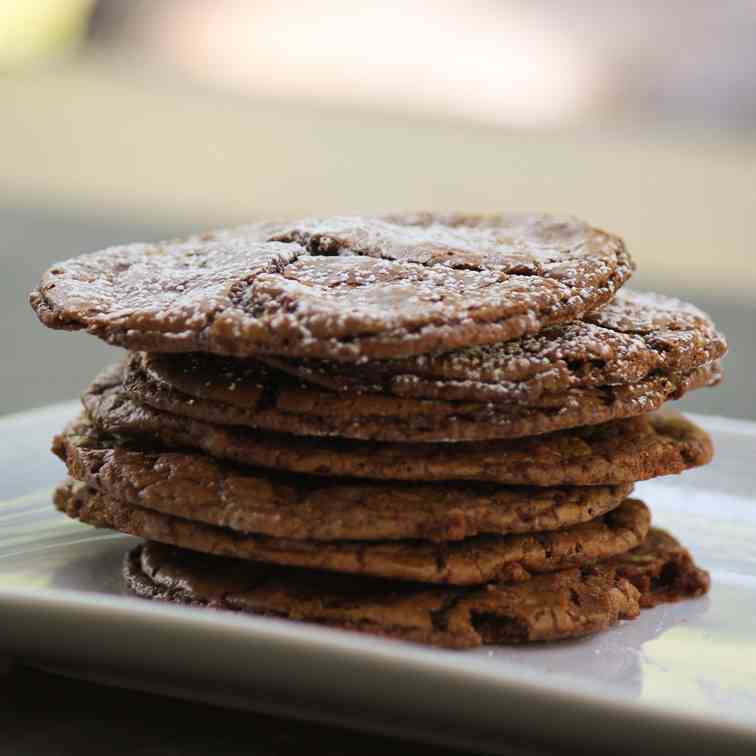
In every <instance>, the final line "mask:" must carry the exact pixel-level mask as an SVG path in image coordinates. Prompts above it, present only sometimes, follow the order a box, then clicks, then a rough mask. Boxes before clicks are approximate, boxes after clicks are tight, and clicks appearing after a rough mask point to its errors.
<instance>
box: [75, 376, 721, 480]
mask: <svg viewBox="0 0 756 756" xmlns="http://www.w3.org/2000/svg"><path fill="white" fill-rule="evenodd" d="M83 402H84V406H85V408H86V411H87V414H88V416H89V418H90V420H91V421H92V423H93V424H94V425H95V426H96V427H97V428H98V429H99V430H100V431H102V432H104V433H107V434H110V435H116V436H125V437H130V438H134V439H137V440H142V442H145V443H160V444H161V445H163V446H164V447H169V448H170V447H173V448H175V447H179V448H180V447H184V448H186V447H189V448H195V449H201V450H203V451H205V452H207V453H208V454H210V455H211V456H214V457H218V458H221V459H229V460H232V461H235V462H239V463H241V464H250V465H256V466H260V467H269V468H274V469H279V470H288V471H290V472H298V473H308V474H311V475H327V476H339V477H358V478H374V479H379V480H426V481H433V480H478V481H491V482H497V483H506V484H508V485H534V486H562V485H575V486H593V485H617V484H621V483H631V482H634V481H637V480H646V479H648V478H654V477H656V476H658V475H670V474H673V473H679V472H682V471H683V470H687V469H689V468H691V467H697V466H699V465H703V464H706V463H707V462H709V461H710V460H711V457H712V453H713V450H712V445H711V439H710V438H709V437H708V435H707V434H706V433H705V432H704V431H703V430H701V429H700V428H698V427H697V426H696V425H694V424H693V423H691V422H690V421H689V420H686V419H685V418H683V417H681V416H679V415H676V414H673V413H663V414H652V415H642V416H639V417H633V418H628V419H626V420H620V421H616V422H614V423H606V424H604V425H599V426H584V427H582V428H576V429H572V430H568V431H558V432H556V433H550V434H547V435H544V436H533V437H530V438H524V439H512V440H506V439H505V440H500V441H491V442H485V443H460V444H422V443H417V444H400V443H395V444H391V443H374V442H369V441H349V440H344V439H313V438H306V437H302V436H285V435H281V434H274V433H266V432H263V431H255V430H252V429H248V428H236V427H230V426H220V425H213V424H211V423H206V422H201V421H199V420H193V419H190V418H185V417H179V416H177V415H173V414H169V413H167V412H161V411H159V410H155V409H153V408H151V407H148V406H146V405H141V404H137V403H136V402H134V401H133V400H131V399H130V398H129V397H128V396H127V395H126V393H125V392H124V391H123V388H122V386H121V375H120V369H115V370H112V369H111V370H109V371H105V372H104V373H103V374H102V375H101V376H100V377H99V378H98V379H97V380H96V381H95V383H94V384H92V386H90V388H89V389H88V390H87V392H86V393H85V394H84V397H83Z"/></svg>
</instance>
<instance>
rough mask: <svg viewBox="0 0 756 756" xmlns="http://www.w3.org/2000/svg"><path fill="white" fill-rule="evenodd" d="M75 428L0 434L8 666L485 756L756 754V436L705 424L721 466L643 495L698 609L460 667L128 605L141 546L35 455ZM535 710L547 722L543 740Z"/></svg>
mask: <svg viewBox="0 0 756 756" xmlns="http://www.w3.org/2000/svg"><path fill="white" fill-rule="evenodd" d="M73 411H74V410H73V407H72V406H71V405H64V406H59V407H56V408H50V409H48V410H45V411H41V412H37V413H30V414H29V415H26V416H15V417H12V418H10V419H8V420H5V421H0V439H3V441H0V460H2V464H4V466H5V467H6V468H7V470H8V475H7V476H6V475H2V476H0V493H5V490H7V491H8V493H9V496H4V497H3V498H4V499H5V500H4V501H2V502H1V503H0V611H3V617H4V620H3V627H2V630H0V644H4V645H5V646H7V647H8V648H10V649H12V650H14V651H16V652H17V653H24V654H25V655H27V656H32V657H33V658H37V659H39V660H40V661H43V662H47V663H54V664H57V665H59V666H60V665H63V666H65V667H67V668H68V670H69V672H70V671H71V670H72V669H73V670H74V672H75V670H77V669H78V670H79V673H82V674H86V672H85V671H84V669H83V668H82V666H81V662H82V661H86V663H87V669H88V670H89V675H90V676H95V677H99V678H101V679H107V680H109V681H111V682H112V681H113V680H117V681H120V682H121V683H123V684H129V685H137V686H140V687H146V688H152V689H157V690H168V691H170V692H171V693H173V694H177V695H183V696H188V697H194V698H200V699H203V700H214V701H219V702H223V703H230V704H233V705H239V706H254V707H255V708H266V709H268V710H274V711H281V710H291V709H293V708H296V710H297V713H299V714H302V712H307V713H308V716H314V717H317V718H323V719H328V720H331V721H339V722H342V723H344V722H346V723H349V722H354V720H355V719H359V722H360V724H361V725H362V726H369V727H374V728H378V729H381V730H384V731H391V732H394V733H406V732H415V733H417V732H420V733H422V734H424V735H426V736H433V735H435V736H437V737H441V736H442V735H443V739H444V740H445V741H446V742H449V743H451V742H460V743H464V744H474V745H476V746H478V747H481V748H494V750H496V749H500V748H501V746H502V743H503V742H504V741H502V739H501V736H502V733H507V738H510V739H511V737H512V736H513V733H515V734H517V735H518V737H520V738H522V739H527V740H528V741H533V740H535V741H536V742H539V741H541V742H544V743H545V742H550V741H555V740H559V741H560V742H561V743H563V744H564V743H568V742H572V743H573V744H574V745H584V746H587V745H588V744H589V741H590V740H592V739H595V740H596V742H597V743H602V744H604V745H609V744H610V743H611V744H612V747H614V746H616V747H618V748H619V747H623V748H624V747H629V743H630V741H628V740H627V738H625V739H624V740H623V739H622V738H620V737H619V734H620V733H619V731H618V730H617V727H619V726H620V723H622V729H623V731H624V732H627V730H626V729H625V728H626V727H633V728H635V729H634V730H633V733H634V735H633V739H632V743H633V744H634V747H635V748H636V749H637V747H640V746H641V745H642V747H644V748H647V749H648V750H649V752H656V751H657V750H658V751H659V752H662V751H664V750H666V752H669V746H670V744H671V741H668V740H665V738H666V737H667V735H668V736H669V737H672V736H673V735H674V733H677V738H678V740H677V745H679V744H680V741H679V734H680V730H679V728H680V727H681V726H683V727H685V728H687V735H688V736H690V737H693V735H695V738H694V739H693V740H690V739H689V737H686V738H685V741H686V747H688V753H695V752H701V753H705V752H706V751H705V750H703V749H704V747H705V746H707V743H708V744H709V745H711V744H713V743H715V742H718V743H719V749H720V750H723V746H724V744H725V743H727V746H728V748H729V749H730V752H733V751H732V749H734V748H736V747H738V746H741V747H743V748H744V749H746V750H744V753H745V752H749V749H753V750H751V751H750V752H751V753H756V506H754V505H755V504H756V499H755V495H754V492H755V491H756V469H754V465H753V461H754V449H756V427H754V426H752V425H750V424H746V423H736V422H732V421H725V420H718V419H706V418H699V421H701V422H702V423H703V424H704V425H705V426H706V427H708V429H709V430H710V431H711V432H713V433H714V435H715V441H716V443H717V449H718V457H717V461H716V462H715V463H714V464H713V465H711V466H709V467H708V468H703V469H701V470H696V471H693V472H691V473H687V474H686V475H685V476H682V477H678V478H667V479H664V480H659V481H652V482H648V483H644V484H641V485H639V486H638V493H639V495H640V496H641V497H642V498H644V499H646V501H647V502H648V503H649V504H650V506H651V509H652V511H653V513H654V515H655V521H656V523H657V524H659V525H660V526H662V527H666V528H669V529H670V530H671V531H672V532H673V533H674V534H675V535H676V536H678V537H679V538H680V539H681V541H682V542H683V543H685V544H686V545H687V546H688V547H689V548H690V549H691V550H692V551H693V553H694V554H695V556H696V559H697V560H698V561H699V563H700V564H702V565H703V566H705V567H706V568H707V569H709V570H710V571H711V573H712V579H713V587H712V591H711V593H710V595H709V596H707V597H705V598H702V599H699V600H696V601H689V602H684V603H681V604H677V605H670V606H661V607H657V608H656V609H653V610H649V611H644V612H643V614H642V615H641V617H640V618H639V619H638V620H636V621H633V622H623V623H620V624H619V625H618V626H617V627H615V628H613V629H612V630H610V631H609V632H607V633H603V634H601V635H599V636H596V637H594V638H588V639H583V640H575V641H568V642H563V643H559V644H552V645H540V646H530V647H498V648H487V649H485V648H484V649H480V650H476V651H473V652H466V653H463V654H460V653H453V652H442V651H436V650H430V649H424V648H419V647H415V646H412V645H408V644H398V643H391V642H386V641H381V640H378V639H372V638H363V637H358V636H353V635H351V634H347V633H343V632H339V631H330V630H326V629H322V628H315V627H311V626H305V625H297V624H294V623H287V622H282V621H276V620H268V619H263V618H249V617H240V616H236V615H232V614H230V613H229V614H226V613H217V612H207V611H202V610H190V609H185V608H181V607H172V606H166V605H159V604H153V603H150V602H143V601H139V600H137V599H133V598H129V597H125V596H124V595H123V594H122V587H121V581H120V566H121V560H122V558H123V555H124V553H125V552H126V551H127V550H128V548H130V546H131V545H133V543H135V542H136V539H133V538H129V537H126V536H123V535H120V534H114V533H111V532H109V531H98V530H94V529H92V528H89V527H87V526H85V525H81V524H80V523H77V522H74V521H71V520H68V519H67V518H65V517H63V516H62V515H59V514H58V513H56V512H55V511H53V509H52V507H51V505H50V490H51V486H52V485H53V484H54V482H56V481H57V479H58V478H59V477H62V474H63V471H62V467H61V466H60V465H59V463H56V461H55V460H54V459H52V458H51V457H50V458H48V456H49V455H46V449H47V446H48V442H49V436H50V435H51V434H52V433H53V432H54V431H55V430H57V429H58V428H59V427H60V426H62V424H63V422H64V420H65V419H66V417H68V416H70V415H71V414H73ZM3 426H5V427H3ZM9 426H12V427H9ZM19 433H23V439H24V442H23V443H21V444H18V443H15V442H14V439H18V438H19ZM2 447H5V448H2ZM24 471H26V475H24ZM24 481H26V490H24V486H23V483H24ZM3 486H4V487H5V488H4V489H3ZM29 623H34V625H33V626H34V628H35V630H34V633H32V634H31V635H30V633H29V631H28V628H29V627H30V624H29ZM93 628H97V635H96V637H94V636H93ZM0 648H2V646H0ZM242 649H244V650H243V651H242ZM298 656H300V657H301V659H302V660H304V661H302V662H301V663H300V664H298V665H297V664H295V660H296V659H297V657H298ZM187 659H191V664H187V661H186V660H187ZM77 665H78V666H77ZM197 681H201V683H202V684H201V685H198V684H197ZM426 688H427V691H426V692H425V693H423V692H422V691H423V690H425V689H426ZM565 692H567V693H568V694H569V695H568V696H565V695H564V693H565ZM480 696H484V697H483V698H480ZM482 701H485V705H482V704H481V702H482ZM476 702H477V705H475V703H476ZM533 706H535V707H539V706H540V707H541V710H542V708H543V707H544V706H547V707H548V708H549V712H550V716H549V719H548V727H546V728H545V729H544V723H543V720H542V719H541V721H540V723H539V720H538V719H537V717H535V718H534V715H533V708H532V707H533ZM452 715H453V716H452ZM450 717H451V718H450ZM602 717H603V719H602ZM580 721H584V723H585V724H586V725H587V723H588V722H589V721H590V722H591V723H592V725H591V726H592V728H593V729H592V730H590V728H588V729H589V730H590V732H588V731H587V730H586V728H581V727H578V723H579V722H580ZM597 722H599V724H598V725H597V724H596V723H597ZM608 722H612V723H614V724H613V725H612V727H611V728H610V727H609V726H608V724H607V723H608ZM497 733H498V735H497ZM614 741H616V742H614ZM707 747H708V746H707ZM697 748H698V749H699V750H698V751H696V750H695V749H697ZM691 749H693V750H691Z"/></svg>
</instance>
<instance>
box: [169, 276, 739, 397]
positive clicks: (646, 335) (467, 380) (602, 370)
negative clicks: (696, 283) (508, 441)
mask: <svg viewBox="0 0 756 756" xmlns="http://www.w3.org/2000/svg"><path fill="white" fill-rule="evenodd" d="M726 352H727V342H726V340H725V338H724V336H723V335H722V334H721V333H719V332H718V331H717V329H716V327H715V325H714V323H713V322H712V320H711V318H709V317H708V315H706V313H704V312H702V311H701V310H699V309H698V308H697V307H694V306H693V305H691V304H689V303H688V302H682V301H680V300H678V299H673V298H671V297H665V296H662V295H660V294H652V293H641V292H636V291H629V290H627V289H622V290H621V291H619V292H618V293H617V295H616V296H615V297H614V299H613V300H612V301H611V302H610V303H609V304H607V305H605V306H603V307H601V308H600V309H598V310H596V311H594V312H592V313H590V314H588V315H586V316H584V319H583V320H582V321H575V322H572V323H566V324H563V325H558V326H552V327H550V328H547V329H544V330H543V331H541V332H539V333H538V334H536V335H534V336H526V337H524V338H522V339H519V340H517V341H509V342H506V343H501V344H490V345H487V346H479V347H469V348H467V349H460V350H456V351H453V352H444V353H436V354H427V355H425V354H424V355H418V356H416V357H410V358H407V359H403V360H380V361H376V360H373V361H369V362H365V363H362V364H352V365H346V364H344V363H339V362H333V361H328V360H294V359H287V358H285V357H273V356H261V357H260V359H261V360H262V361H264V362H265V363H267V364H268V365H270V366H271V367H275V368H277V369H279V370H282V371H284V372H287V373H289V374H291V375H292V376H295V377H297V378H299V379H300V380H303V381H306V382H307V383H309V384H312V385H317V386H321V387H322V388H326V389H330V390H332V391H341V392H347V393H349V394H355V393H383V394H389V395H393V396H399V397H408V398H416V399H442V400H446V401H449V400H454V401H466V402H501V403H504V404H524V405H526V406H530V405H532V404H533V403H534V402H539V400H541V398H542V397H543V396H544V395H554V394H557V395H558V394H561V393H564V392H566V391H569V390H571V389H576V388H580V389H585V388H597V387H602V386H625V385H631V384H635V383H638V382H640V381H644V380H647V379H648V378H651V377H655V376H659V375H664V376H671V375H681V374H685V373H690V372H691V371H693V370H695V369H696V368H699V367H701V366H703V365H707V364H709V363H712V362H714V361H716V360H718V359H720V358H721V357H723V356H724V354H725V353H726ZM234 365H236V368H235V369H234ZM161 367H162V369H163V370H164V371H166V372H165V373H164V376H165V379H166V380H167V381H168V382H169V383H173V384H174V385H175V386H177V387H178V388H180V389H181V390H182V391H184V392H186V393H190V394H193V395H196V396H198V397H200V398H206V397H205V395H204V394H203V393H202V391H203V384H202V383H199V382H195V381H192V380H190V379H191V377H192V375H191V373H187V372H186V371H181V370H179V369H178V365H177V367H176V368H175V369H173V370H171V362H170V361H166V363H165V364H163V365H161ZM207 367H208V370H207V371H206V372H207V373H209V374H211V375H215V376H217V375H223V377H224V378H225V383H219V382H218V381H215V384H217V385H218V388H219V389H223V388H226V389H227V388H228V387H229V386H231V385H234V383H236V384H237V388H239V389H241V387H242V385H243V383H244V380H245V378H246V377H247V375H245V373H244V372H243V371H244V368H245V363H244V362H242V361H239V362H238V363H235V362H234V361H233V360H229V361H228V362H226V363H225V364H223V363H222V361H219V363H218V364H216V365H213V364H211V363H210V362H209V358H208V364H207ZM155 369H156V370H157V367H156V368H155ZM168 371H170V372H168ZM195 391H196V392H197V393H196V394H195V393H194V392H195ZM227 394H228V391H227V392H226V395H224V394H220V393H217V394H215V395H214V396H213V397H212V398H215V399H218V400H221V401H222V400H227ZM207 398H210V397H207Z"/></svg>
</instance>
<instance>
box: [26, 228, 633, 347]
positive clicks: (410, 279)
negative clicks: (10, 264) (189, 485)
mask: <svg viewBox="0 0 756 756" xmlns="http://www.w3.org/2000/svg"><path fill="white" fill-rule="evenodd" d="M632 268H633V264H632V261H631V259H630V257H629V255H628V253H627V251H626V250H625V246H624V244H623V242H622V241H621V240H620V239H619V238H618V237H616V236H612V235H611V234H608V233H606V232H604V231H600V230H598V229H595V228H592V227H591V226H589V225H587V224H586V223H583V222H582V221H578V220H576V219H574V218H561V217H554V216H549V215H525V214H501V215H490V216H479V215H447V216H438V215H430V214H419V215H397V216H392V217H388V218H350V217H333V218H322V219H306V220H301V221H291V222H282V223H260V224H256V225H252V226H246V227H242V228H238V229H232V230H221V231H215V232H211V233H206V234H202V235H198V236H192V237H189V238H187V239H183V240H173V241H169V242H160V243H154V244H132V245H128V246H122V247H111V248H109V249H106V250H103V251H102V252H96V253H92V254H86V255H82V256H80V257H76V258H73V259H71V260H68V261H66V262H62V263H59V264H57V265H55V266H54V267H52V268H50V270H48V271H47V273H45V275H44V277H43V279H42V281H41V283H40V284H39V287H38V289H36V290H35V291H34V292H33V293H32V295H31V304H32V307H33V308H34V310H35V311H36V313H37V315H38V317H39V318H40V320H41V321H42V322H43V323H44V324H45V325H47V326H49V327H51V328H58V329H66V330H86V331H88V332H90V333H92V334H95V335H97V336H99V337H100V338H102V339H104V340H106V341H107V342H109V343H111V344H118V345H120V346H125V347H127V348H129V349H141V350H145V351H159V352H187V351H189V352H197V351H203V352H215V353H218V354H228V355H237V356H250V355H255V354H260V353H269V354H278V355H286V356H296V357H314V358H328V359H336V360H341V361H347V362H355V361H359V360H362V359H366V358H369V359H386V358H395V357H407V356H410V355H415V354H425V353H428V352H433V351H448V350H451V349H457V348H460V347H465V346H471V345H476V344H492V343H497V342H502V341H508V340H511V339H516V338H519V337H521V336H523V335H526V334H531V333H536V332H538V331H539V330H541V329H542V328H545V327H547V326H550V325H553V324H555V323H563V322H566V321H570V320H574V319H576V318H580V317H582V316H584V315H586V314H587V313H588V312H590V311H591V310H593V309H595V308H596V307H598V306H600V305H601V304H604V303H605V302H607V301H608V300H609V299H611V297H612V296H613V295H614V293H615V292H616V291H617V289H619V287H620V286H621V285H622V284H623V283H624V282H625V281H626V280H627V279H628V278H629V276H630V274H631V272H632Z"/></svg>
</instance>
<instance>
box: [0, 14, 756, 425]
mask: <svg viewBox="0 0 756 756" xmlns="http://www.w3.org/2000/svg"><path fill="white" fill-rule="evenodd" d="M505 208H506V209H526V210H527V209H531V210H548V211H554V212H559V213H562V212H567V213H574V214H576V215H578V216H581V217H583V218H585V219H587V220H589V221H591V222H592V223H593V224H595V225H598V226H602V227H605V228H607V229H609V230H611V231H613V232H616V233H619V234H621V235H622V236H624V238H625V239H626V241H627V243H628V245H629V247H630V250H631V252H632V253H633V255H634V257H635V259H636V260H637V262H638V265H639V269H638V272H637V274H636V276H635V278H634V280H633V283H634V285H635V286H637V287H644V288H650V289H654V290H657V291H660V292H665V293H669V294H674V295H677V296H680V297H683V298H686V299H690V300H692V301H694V302H696V303H697V304H699V305H700V306H702V307H703V308H705V309H707V310H708V311H709V312H710V313H711V314H712V315H713V316H714V317H715V318H716V319H717V321H718V323H719V325H720V326H721V327H722V328H723V329H724V330H725V332H726V333H727V335H728V337H729V339H730V342H731V354H730V356H729V357H728V359H727V361H726V368H727V380H726V384H725V385H724V386H723V387H721V388H719V389H717V390H713V391H712V390H708V391H700V392H697V393H696V394H694V395H693V396H691V397H690V398H688V399H685V400H683V402H682V403H681V404H682V405H683V407H684V408H687V409H690V410H695V411H702V412H710V413H717V414H724V415H729V416H734V417H750V418H756V400H755V399H754V389H753V383H754V376H756V347H755V346H754V343H755V342H756V336H755V335H754V334H755V332H756V4H755V3H754V2H753V0H720V1H719V2H704V1H703V0H701V1H700V2H699V1H698V0H666V2H665V3H659V2H658V1H657V0H605V2H602V3H595V2H593V0H562V1H561V2H559V3H554V2H552V1H551V0H527V1H526V0H464V1H463V0H446V1H445V2H428V1H424V0H404V1H403V2H401V3H400V2H396V3H394V2H391V1H390V0H385V1H384V2H383V3H380V4H377V3H371V4H361V3H355V2H353V1H352V2H347V0H325V1H324V2H318V3H306V2H304V3H303V2H301V1H299V2H295V1H294V0H276V1H275V2H273V1H272V0H269V1H268V2H262V1H260V2H255V1H253V0H250V1H249V2H239V1H237V2H233V1H231V0H132V1H131V2H122V1H121V0H110V1H109V2H108V1H105V0H101V1H100V2H93V1H91V0H34V2H29V1H28V0H16V1H14V0H0V302H2V318H1V319H0V360H1V362H0V365H2V367H1V368H0V413H5V412H13V411H19V410H23V409H26V408H29V407H34V406H38V405H41V404H44V403H47V402H50V401H55V400H59V399H65V398H70V397H73V396H76V395H78V393H79V391H80V390H81V389H82V387H83V386H84V384H85V383H86V382H88V381H89V380H90V379H91V377H92V376H93V375H94V373H95V371H96V370H97V369H98V368H99V367H100V366H103V365H104V364H106V363H107V361H108V360H109V359H112V356H113V354H115V350H112V349H108V348H107V347H106V346H104V345H103V344H102V343H101V342H99V341H97V340H96V339H93V338H92V337H88V336H86V335H82V334H67V335H65V334H60V333H52V332H49V331H47V330H45V329H44V328H43V327H42V326H40V325H39V324H38V323H37V321H36V318H35V317H34V315H33V313H32V312H31V310H30V309H29V308H28V305H27V302H26V295H27V292H28V291H29V290H30V289H31V288H32V287H33V286H34V284H35V283H36V281H37V279H38V277H39V275H40V274H41V272H42V271H43V270H44V269H45V268H46V267H48V266H49V265H50V264H51V263H52V262H53V261H56V260H59V259H63V258H66V257H69V256H71V255H74V254H78V253H80V252H85V251H90V250H94V249H97V248H99V247H102V246H106V245H108V244H113V243H118V242H126V241H137V240H150V239H159V238H164V237H171V236H174V235H177V234H181V233H184V232H188V231H193V230H198V229H203V228H207V227H212V226H220V225H228V224H237V223H242V222H245V221H248V220H249V219H251V218H254V217H256V216H267V215H276V216H280V215H292V214H302V213H305V214H318V213H378V212H384V211H389V210H401V209H431V210H448V209H459V210H474V211H487V210H499V209H505ZM109 352H110V353H111V354H109Z"/></svg>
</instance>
